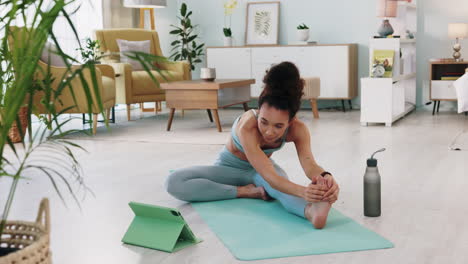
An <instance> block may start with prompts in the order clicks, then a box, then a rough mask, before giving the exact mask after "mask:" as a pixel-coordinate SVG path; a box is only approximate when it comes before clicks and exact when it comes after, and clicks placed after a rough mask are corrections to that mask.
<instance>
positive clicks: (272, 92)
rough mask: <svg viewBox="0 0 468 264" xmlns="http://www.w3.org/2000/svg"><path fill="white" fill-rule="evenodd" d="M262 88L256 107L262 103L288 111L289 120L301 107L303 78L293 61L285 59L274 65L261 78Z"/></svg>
mask: <svg viewBox="0 0 468 264" xmlns="http://www.w3.org/2000/svg"><path fill="white" fill-rule="evenodd" d="M263 83H264V88H263V91H262V93H261V94H260V97H259V98H258V108H259V109H260V107H262V105H263V104H264V103H267V104H268V105H270V106H272V107H275V108H276V109H279V110H287V111H288V112H289V120H291V119H293V118H294V116H296V113H297V111H299V108H300V107H301V98H302V95H303V94H304V93H303V90H304V80H303V79H301V76H300V74H299V70H298V69H297V67H296V65H294V63H291V62H288V61H285V62H281V63H280V64H277V65H274V66H273V67H271V68H270V70H269V71H267V73H266V75H265V77H264V78H263Z"/></svg>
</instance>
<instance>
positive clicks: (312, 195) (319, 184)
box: [304, 176, 328, 202]
mask: <svg viewBox="0 0 468 264" xmlns="http://www.w3.org/2000/svg"><path fill="white" fill-rule="evenodd" d="M327 190H328V187H327V184H326V181H325V179H324V178H323V177H322V176H318V177H314V179H313V180H312V183H311V184H309V186H307V187H306V189H305V193H304V199H305V200H306V201H307V202H322V201H323V199H324V197H325V194H326V192H327Z"/></svg>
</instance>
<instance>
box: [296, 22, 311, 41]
mask: <svg viewBox="0 0 468 264" xmlns="http://www.w3.org/2000/svg"><path fill="white" fill-rule="evenodd" d="M297 39H298V40H299V41H307V40H309V27H308V26H307V25H306V24H304V23H302V24H300V25H299V26H297Z"/></svg>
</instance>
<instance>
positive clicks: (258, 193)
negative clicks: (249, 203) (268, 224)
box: [237, 184, 271, 201]
mask: <svg viewBox="0 0 468 264" xmlns="http://www.w3.org/2000/svg"><path fill="white" fill-rule="evenodd" d="M237 198H252V199H262V200H265V201H268V200H271V197H270V196H269V195H268V194H267V192H266V191H265V189H263V187H257V186H255V185H254V184H249V185H245V186H239V187H237Z"/></svg>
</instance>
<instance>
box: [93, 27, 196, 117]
mask: <svg viewBox="0 0 468 264" xmlns="http://www.w3.org/2000/svg"><path fill="white" fill-rule="evenodd" d="M95 34H96V39H97V40H99V42H100V44H101V52H104V53H111V54H118V53H119V52H120V49H119V46H118V44H117V39H123V40H128V41H143V40H150V41H151V45H150V53H151V54H153V55H157V56H163V54H162V51H161V47H160V44H159V37H158V33H157V32H156V31H154V30H145V29H103V30H96V31H95ZM117 59H119V58H117ZM108 64H109V65H112V66H113V67H114V70H115V71H116V74H117V75H118V76H119V77H117V80H116V102H117V104H126V105H127V118H128V120H129V121H130V105H131V104H136V103H140V104H142V103H144V102H155V103H156V105H155V109H154V111H155V113H156V112H157V109H158V104H159V103H160V102H162V101H165V100H166V94H165V91H164V90H162V89H161V88H160V87H159V85H158V84H156V83H154V82H153V80H152V79H151V76H150V75H149V74H148V73H147V72H146V71H144V70H134V69H133V68H132V65H130V64H128V63H108ZM158 66H159V67H160V68H161V69H162V70H163V75H164V76H165V77H166V78H167V80H166V79H165V78H164V77H163V76H161V74H159V73H158V72H156V71H151V73H152V74H153V76H154V77H156V79H157V80H158V82H160V83H165V82H167V81H181V80H190V79H191V70H190V64H189V63H188V62H183V61H178V62H167V63H158Z"/></svg>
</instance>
